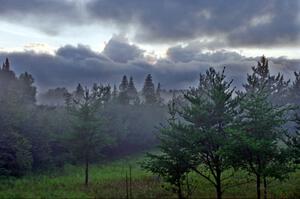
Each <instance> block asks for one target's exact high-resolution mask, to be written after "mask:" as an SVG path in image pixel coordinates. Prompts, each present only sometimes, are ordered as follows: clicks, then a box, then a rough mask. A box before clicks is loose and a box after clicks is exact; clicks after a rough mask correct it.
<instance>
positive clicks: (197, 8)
mask: <svg viewBox="0 0 300 199" xmlns="http://www.w3.org/2000/svg"><path fill="white" fill-rule="evenodd" d="M84 2H85V3H84ZM299 2H300V0H264V1H261V0H243V1H240V0H226V1H224V0H215V1H211V0H201V1H199V0H188V1H183V0H151V1H149V0H126V1H125V0H90V1H76V0H73V1H70V0H68V1H66V0H50V1H49V0H47V1H46V0H26V1H18V0H16V1H14V0H12V1H8V0H0V5H1V7H0V17H1V19H2V20H8V21H13V22H15V23H20V22H23V23H25V24H27V25H30V26H37V28H40V29H42V30H43V31H46V32H48V33H50V34H56V33H58V32H59V31H60V29H63V28H64V27H65V25H82V24H97V23H99V22H101V23H102V22H109V23H114V24H116V25H118V26H119V27H120V28H126V27H127V28H130V27H133V28H134V29H135V38H136V40H139V41H142V42H172V41H186V40H191V39H197V38H200V37H212V38H213V39H215V40H217V41H221V42H222V43H225V44H226V45H228V46H247V47H248V46H263V47H269V46H297V45H299V44H300V41H299V40H300V38H299V37H300V36H299V33H300V26H299V24H300V16H299V11H300V8H299V6H300V3H299ZM212 43H216V41H212ZM217 43H218V42H217Z"/></svg>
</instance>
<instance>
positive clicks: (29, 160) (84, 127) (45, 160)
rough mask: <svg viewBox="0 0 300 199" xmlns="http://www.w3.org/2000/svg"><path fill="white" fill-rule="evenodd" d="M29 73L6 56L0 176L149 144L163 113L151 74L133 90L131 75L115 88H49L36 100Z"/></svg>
mask: <svg viewBox="0 0 300 199" xmlns="http://www.w3.org/2000/svg"><path fill="white" fill-rule="evenodd" d="M36 95H37V89H36V87H35V86H34V79H33V77H32V76H31V75H30V74H28V73H23V74H21V75H19V76H16V74H15V73H14V72H13V71H12V69H11V66H10V62H9V60H8V59H6V60H5V62H4V63H3V66H2V67H1V70H0V176H22V175H24V174H26V173H28V172H30V171H37V170H39V171H43V170H46V169H51V168H53V167H62V166H64V164H77V163H79V164H81V163H84V164H85V165H86V169H85V170H86V174H87V175H86V180H85V182H86V184H87V183H88V180H89V179H88V168H89V164H90V163H93V162H97V161H105V160H107V159H109V158H116V157H118V156H122V155H125V154H130V153H135V152H138V151H141V150H145V149H149V148H153V146H154V145H156V144H157V139H156V138H155V136H154V134H155V131H156V128H155V127H156V125H157V124H158V123H160V122H161V121H163V120H164V118H165V117H166V115H167V109H166V107H165V106H164V105H163V104H162V103H161V100H160V97H159V87H158V89H154V83H153V82H152V77H151V75H148V76H147V78H146V80H145V85H144V89H143V91H142V92H141V93H140V94H138V92H137V90H136V88H135V85H134V82H133V78H130V79H129V82H128V80H127V77H126V76H124V77H123V79H122V82H121V83H120V86H119V89H117V88H116V86H114V88H113V89H111V87H110V86H109V85H101V84H94V85H93V86H92V87H91V88H87V87H83V86H82V85H81V84H78V86H77V87H76V88H75V90H74V91H72V92H70V91H68V90H67V89H66V88H62V87H61V88H55V89H50V90H49V91H48V92H47V94H46V95H44V97H45V98H44V100H49V101H50V102H51V103H49V104H47V103H41V102H37V100H36Z"/></svg>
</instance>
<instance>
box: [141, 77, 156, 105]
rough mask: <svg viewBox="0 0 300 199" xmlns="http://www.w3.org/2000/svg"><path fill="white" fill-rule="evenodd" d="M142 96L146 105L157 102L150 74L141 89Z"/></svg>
mask: <svg viewBox="0 0 300 199" xmlns="http://www.w3.org/2000/svg"><path fill="white" fill-rule="evenodd" d="M143 96H144V98H145V103H146V104H155V103H156V102H157V100H156V95H155V88H154V84H153V82H152V76H151V74H148V75H147V77H146V79H145V83H144V87H143Z"/></svg>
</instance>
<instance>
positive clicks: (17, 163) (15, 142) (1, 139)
mask: <svg viewBox="0 0 300 199" xmlns="http://www.w3.org/2000/svg"><path fill="white" fill-rule="evenodd" d="M31 164H32V155H31V145H30V144H29V142H28V141H27V140H26V139H25V138H24V137H22V136H21V135H19V134H17V133H15V132H13V131H11V130H0V176H21V175H24V174H25V173H26V172H28V171H30V170H31Z"/></svg>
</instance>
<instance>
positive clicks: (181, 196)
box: [177, 182, 184, 199]
mask: <svg viewBox="0 0 300 199" xmlns="http://www.w3.org/2000/svg"><path fill="white" fill-rule="evenodd" d="M177 195H178V199H184V197H183V195H182V189H181V183H180V182H179V185H178V190H177Z"/></svg>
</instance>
